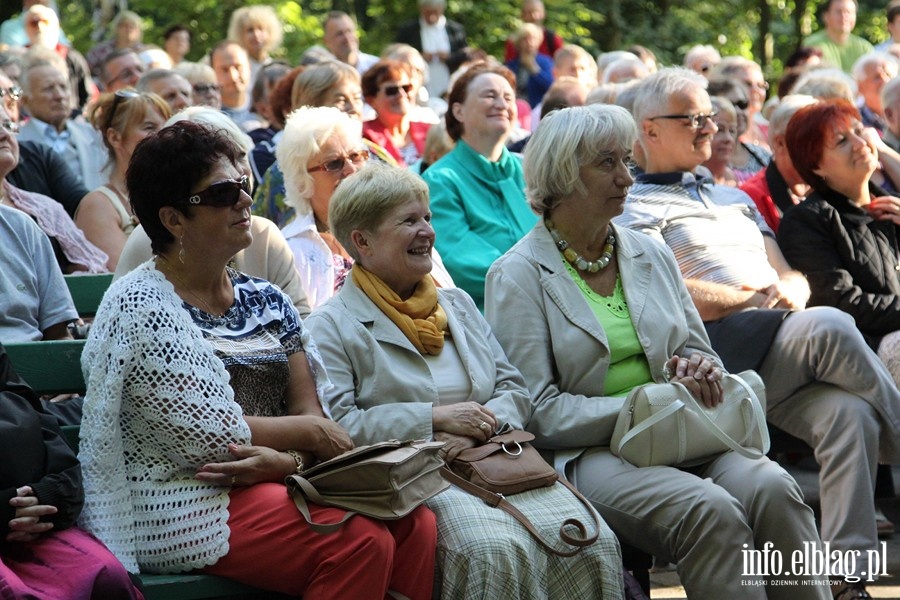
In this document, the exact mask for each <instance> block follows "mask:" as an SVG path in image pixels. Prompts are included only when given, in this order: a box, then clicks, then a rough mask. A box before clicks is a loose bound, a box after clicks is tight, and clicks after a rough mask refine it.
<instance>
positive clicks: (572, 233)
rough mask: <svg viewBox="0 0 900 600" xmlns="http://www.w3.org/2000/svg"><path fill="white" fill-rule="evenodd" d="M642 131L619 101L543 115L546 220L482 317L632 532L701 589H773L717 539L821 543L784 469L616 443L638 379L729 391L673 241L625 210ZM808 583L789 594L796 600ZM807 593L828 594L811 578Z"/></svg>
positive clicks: (490, 290) (572, 459)
mask: <svg viewBox="0 0 900 600" xmlns="http://www.w3.org/2000/svg"><path fill="white" fill-rule="evenodd" d="M697 77H699V75H698V76H697ZM636 134H637V131H636V127H635V123H634V119H633V118H632V116H631V115H630V114H629V113H628V111H626V110H625V109H623V108H621V107H618V106H609V105H591V106H584V107H572V108H564V109H561V110H558V111H554V112H552V113H550V114H549V115H547V116H546V117H544V118H543V119H541V123H540V125H538V128H537V130H536V131H535V133H534V135H533V136H532V138H531V141H530V142H529V143H528V146H527V147H526V149H525V161H524V167H525V180H526V183H527V190H528V191H527V194H528V200H529V202H530V204H531V206H532V208H533V209H534V210H535V211H536V212H538V213H540V214H541V215H542V216H543V221H542V222H539V223H538V224H537V225H536V226H535V227H534V229H532V230H531V231H530V232H529V233H528V234H527V235H526V236H525V237H524V238H523V239H522V240H521V241H520V242H519V243H518V244H517V245H515V246H514V247H513V248H512V249H510V250H509V251H508V252H507V253H506V254H505V255H503V256H502V257H501V258H500V259H498V260H497V261H496V262H495V263H494V264H493V265H492V266H491V269H490V271H488V276H487V281H486V283H485V296H486V297H485V316H486V318H487V320H488V321H489V322H490V323H491V327H492V329H493V330H494V332H495V334H496V336H497V339H498V340H499V341H500V344H501V345H502V346H503V348H504V350H505V351H506V353H507V355H508V356H509V358H510V361H511V362H512V363H513V364H514V365H515V366H516V367H517V368H518V369H519V371H520V372H521V373H522V375H523V377H524V378H525V382H526V385H527V387H528V391H529V397H530V398H531V399H532V408H533V411H532V414H531V420H530V422H529V425H528V430H529V431H532V432H533V433H534V434H535V436H536V440H535V445H536V446H537V447H539V448H541V449H543V450H545V451H546V452H547V453H548V454H550V455H552V456H553V461H554V464H555V465H556V468H557V470H558V471H559V472H561V473H564V474H565V476H566V477H568V478H569V479H570V481H572V482H573V483H574V484H575V485H576V486H577V487H578V489H579V490H580V491H581V492H582V493H583V494H584V495H585V496H586V497H587V498H588V499H589V500H591V502H593V504H594V506H595V507H596V508H597V510H598V511H599V512H600V514H601V515H602V516H603V518H604V519H606V520H607V521H608V522H609V525H610V527H612V529H613V531H614V532H615V533H616V534H617V535H618V536H619V539H620V540H622V541H623V542H626V543H628V544H630V545H632V546H635V547H637V548H640V549H641V550H643V551H645V552H647V553H650V554H652V555H654V556H659V557H663V558H664V559H665V560H667V561H669V562H672V563H675V564H677V565H678V571H679V574H680V576H681V581H682V583H683V584H684V586H685V589H686V590H687V593H688V597H690V598H727V597H741V598H751V597H752V598H758V599H763V598H765V597H766V593H767V590H765V589H763V588H760V587H754V588H753V589H752V590H750V589H749V588H747V587H742V586H741V583H742V582H746V581H748V579H747V578H743V579H742V576H741V573H742V565H741V557H740V556H739V554H740V553H735V554H732V553H727V552H726V553H721V552H718V551H717V550H713V549H712V548H709V547H708V546H707V545H706V543H705V541H704V540H707V539H710V538H712V537H716V538H720V539H727V540H729V542H728V543H729V544H733V545H734V547H735V548H753V547H754V544H755V540H766V541H771V542H772V543H773V544H774V545H775V547H776V548H779V550H780V551H781V552H783V553H785V554H790V553H791V552H792V551H793V550H795V549H797V548H801V547H803V543H804V541H808V540H818V534H817V533H816V528H815V523H814V521H813V514H812V511H811V510H810V509H809V507H808V506H806V505H805V504H804V502H803V497H802V494H801V492H800V489H799V487H798V486H797V484H796V483H795V482H794V481H793V480H792V479H791V478H790V476H789V475H787V474H786V473H785V472H784V470H783V469H781V467H779V466H778V465H777V464H776V463H774V462H771V461H769V460H768V459H766V458H763V459H760V460H755V461H754V460H750V459H747V458H744V457H742V456H740V455H738V454H735V453H733V452H729V453H725V454H722V455H720V456H718V457H716V458H715V459H714V460H712V461H710V462H708V463H706V464H703V465H700V466H698V467H697V469H691V470H681V469H678V468H674V467H668V466H658V467H646V468H638V467H635V466H634V465H632V464H630V463H628V462H626V461H624V460H622V459H621V458H619V457H617V456H614V455H613V454H612V453H611V452H610V449H609V445H610V440H611V436H612V432H613V427H614V425H615V423H616V420H617V418H618V415H619V412H620V410H621V408H622V406H623V404H624V401H625V397H626V395H627V394H628V392H629V391H630V390H631V389H632V388H634V387H636V386H639V385H642V384H646V383H651V382H655V383H667V382H672V383H676V382H677V383H679V384H682V385H684V386H685V387H687V388H688V390H690V392H691V393H692V394H693V395H694V397H696V398H697V399H698V400H699V401H701V402H702V403H703V404H705V405H706V406H709V407H712V406H715V405H717V404H718V403H719V402H720V401H721V385H720V380H721V378H722V376H723V372H722V368H721V361H720V359H719V357H718V356H717V355H716V354H715V352H714V351H713V349H712V347H711V346H710V343H709V338H708V336H707V334H706V331H705V329H704V327H703V323H702V321H701V319H700V315H699V314H698V313H697V311H696V309H695V308H694V304H693V302H692V301H691V296H690V294H689V293H688V291H687V289H686V287H685V285H684V281H683V279H682V276H681V272H680V271H679V269H678V265H677V264H676V262H675V259H674V257H673V256H672V253H671V252H670V251H669V250H668V248H667V247H665V246H664V245H662V244H661V243H659V242H657V241H656V240H654V239H652V238H651V237H650V236H647V235H645V234H643V233H639V232H634V231H631V230H629V229H627V228H619V227H616V226H615V224H614V222H613V219H614V218H615V217H616V216H618V215H620V214H621V213H622V211H623V209H624V206H625V198H626V196H627V194H628V188H629V186H631V184H632V183H633V182H634V179H633V178H632V175H631V152H632V146H633V145H634V141H635V138H636ZM610 482H614V484H611V483H610ZM807 543H808V542H807ZM726 574H727V575H726ZM750 579H752V576H751V577H750ZM762 583H763V581H762V580H761V579H760V580H759V582H758V584H759V585H762ZM810 583H813V582H810ZM754 585H757V584H756V583H754ZM797 589H798V588H792V589H791V594H795V595H793V596H783V597H791V598H794V597H799V596H798V595H796V594H799V593H801V592H798V591H797ZM802 593H805V594H806V596H805V597H807V598H813V597H815V598H821V597H824V595H825V594H827V591H826V590H825V588H824V587H821V586H815V585H809V586H806V587H805V588H804V591H803V592H802ZM769 597H770V598H775V597H776V596H774V595H770V596H769Z"/></svg>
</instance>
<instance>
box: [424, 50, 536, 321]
mask: <svg viewBox="0 0 900 600" xmlns="http://www.w3.org/2000/svg"><path fill="white" fill-rule="evenodd" d="M515 82H516V80H515V76H514V75H513V74H512V72H511V71H510V70H509V69H507V68H506V67H500V66H496V67H491V66H488V65H487V64H485V63H479V64H476V65H474V66H472V67H470V68H469V69H468V70H467V71H466V72H465V73H464V74H463V75H462V76H461V77H460V78H459V79H457V81H456V83H455V84H454V85H453V89H452V90H451V92H450V96H449V99H448V103H449V105H450V107H449V110H448V111H447V116H446V119H447V133H448V134H449V135H450V137H451V138H453V140H454V141H455V142H456V147H455V148H454V149H453V150H452V151H451V152H450V153H449V154H447V155H445V156H444V157H443V158H441V159H440V160H439V161H437V162H436V163H434V165H432V166H431V167H430V168H429V169H428V170H427V171H426V172H425V174H424V175H423V176H422V177H423V179H424V180H425V182H426V183H427V184H428V189H429V192H430V194H431V212H432V221H431V222H432V225H433V226H434V229H435V231H436V232H437V249H438V251H439V252H440V253H441V256H442V257H443V258H444V265H445V266H446V267H447V270H448V271H450V275H451V276H452V277H453V281H454V282H456V284H457V285H458V286H459V287H461V288H462V289H464V290H465V291H466V292H468V294H469V295H470V296H472V299H473V300H475V303H476V304H477V305H478V307H479V308H482V305H483V304H484V276H485V274H486V273H487V270H488V267H490V266H491V263H493V262H494V261H495V260H496V259H497V258H499V257H500V255H501V254H503V253H504V252H506V251H507V250H509V248H510V247H511V246H512V245H513V244H515V243H516V242H517V241H519V239H520V238H521V237H522V236H523V235H525V234H526V233H527V232H528V230H529V229H531V227H532V226H533V225H534V223H535V221H536V220H537V218H536V217H535V215H534V213H532V212H531V210H529V208H528V205H527V204H526V202H525V178H524V177H523V175H522V163H521V161H520V160H519V158H518V157H516V156H513V155H512V154H510V152H509V151H508V150H507V149H506V145H505V144H506V138H507V137H508V136H509V133H510V132H511V131H512V129H513V127H514V126H515V123H516V117H517V111H516V93H515Z"/></svg>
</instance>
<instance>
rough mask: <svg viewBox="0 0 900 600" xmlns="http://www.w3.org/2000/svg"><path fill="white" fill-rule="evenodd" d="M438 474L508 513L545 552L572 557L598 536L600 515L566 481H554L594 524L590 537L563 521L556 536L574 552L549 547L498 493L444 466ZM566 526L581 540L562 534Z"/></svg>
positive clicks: (582, 527)
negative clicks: (571, 547) (565, 489)
mask: <svg viewBox="0 0 900 600" xmlns="http://www.w3.org/2000/svg"><path fill="white" fill-rule="evenodd" d="M441 474H442V475H443V476H444V479H446V480H447V481H449V482H450V483H452V484H453V485H455V486H457V487H459V488H462V489H463V490H465V491H467V492H468V493H470V494H472V495H473V496H475V497H476V498H481V499H482V500H484V501H485V503H486V504H488V505H490V506H493V507H495V508H499V509H500V510H502V511H504V512H506V513H508V514H509V515H511V516H512V517H513V518H514V519H516V520H517V521H518V522H519V523H521V524H522V526H523V527H525V529H527V530H528V532H529V533H530V534H531V535H532V536H533V537H534V539H535V540H537V541H538V543H539V544H540V545H541V546H543V547H544V548H546V549H547V550H548V551H549V552H552V553H553V554H556V555H557V556H575V555H576V554H578V553H579V552H581V549H582V548H584V547H586V546H590V545H591V544H593V543H594V542H596V541H597V538H599V537H600V515H598V514H597V511H596V510H595V509H594V507H593V506H591V503H590V502H588V500H587V498H585V497H584V496H583V495H581V492H579V491H578V490H576V489H575V488H574V487H573V486H572V484H571V483H569V482H568V481H566V480H565V479H562V478H560V479H558V481H559V482H560V483H561V484H563V485H564V486H566V487H567V488H568V489H569V491H571V492H572V493H573V494H575V497H576V498H578V500H579V501H580V502H581V503H582V504H584V505H585V507H587V509H588V512H589V513H590V514H591V515H593V517H594V524H595V527H596V532H595V533H594V535H592V536H588V532H587V527H585V525H584V523H582V522H581V521H579V520H578V519H575V518H569V519H566V520H565V521H563V523H562V525H560V526H559V537H560V539H562V541H564V542H565V543H567V544H569V545H570V546H576V548H575V549H574V550H558V549H557V548H555V547H554V546H553V545H552V544H550V543H549V542H548V541H547V540H545V539H544V538H543V536H541V534H540V533H539V532H538V530H537V529H535V527H534V525H532V523H531V521H530V520H529V519H528V517H526V516H525V515H524V514H523V513H522V511H520V510H519V509H518V508H516V507H515V506H513V504H512V503H511V502H509V501H508V500H507V499H506V498H505V497H504V496H503V494H498V493H496V492H492V491H490V490H486V489H484V488H483V487H481V486H480V485H476V484H474V483H472V482H471V481H469V480H467V479H464V478H463V477H460V476H459V475H457V474H456V473H454V472H453V471H451V470H450V469H449V468H448V467H441ZM566 525H571V526H573V527H575V528H576V529H577V530H578V532H579V533H580V534H581V537H574V536H572V535H569V534H568V533H566V531H565V528H566Z"/></svg>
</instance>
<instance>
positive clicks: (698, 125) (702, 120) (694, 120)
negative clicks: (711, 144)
mask: <svg viewBox="0 0 900 600" xmlns="http://www.w3.org/2000/svg"><path fill="white" fill-rule="evenodd" d="M718 114H719V113H717V112H716V111H713V112H711V113H707V114H703V113H697V114H696V115H658V116H656V117H650V119H649V120H650V121H654V120H656V119H680V120H684V121H688V123H689V125H690V127H691V129H703V126H704V125H706V122H707V121H712V120H713V119H714V118H715V116H716V115H718Z"/></svg>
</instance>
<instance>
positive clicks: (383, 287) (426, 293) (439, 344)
mask: <svg viewBox="0 0 900 600" xmlns="http://www.w3.org/2000/svg"><path fill="white" fill-rule="evenodd" d="M350 273H351V275H352V276H353V281H354V282H355V283H356V285H358V286H359V289H361V290H362V291H363V292H364V293H365V294H366V296H368V297H369V299H370V300H371V301H372V302H374V303H375V306H377V307H378V308H380V309H381V311H382V312H383V313H384V314H385V315H387V316H388V318H389V319H390V320H391V321H393V322H394V324H395V325H397V327H399V328H400V331H402V332H403V335H405V336H406V337H407V338H409V341H410V342H412V344H413V346H415V347H416V349H417V350H418V351H419V352H421V353H422V354H440V353H441V350H442V349H443V348H444V336H445V335H447V333H448V331H449V330H448V328H447V313H445V312H444V309H443V308H441V305H440V304H438V301H437V287H435V285H434V280H433V279H432V278H431V275H430V274H429V275H426V276H425V277H423V278H422V281H420V282H419V283H418V285H416V291H415V293H413V295H412V296H410V297H409V299H407V300H401V299H400V296H398V295H397V294H396V293H394V290H392V289H391V288H389V287H388V286H387V284H385V283H384V282H383V281H382V280H381V279H379V278H378V276H376V275H374V274H372V273H370V272H369V271H367V270H366V269H364V268H363V267H362V266H360V264H359V263H356V264H354V265H353V268H352V269H351V270H350Z"/></svg>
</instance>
